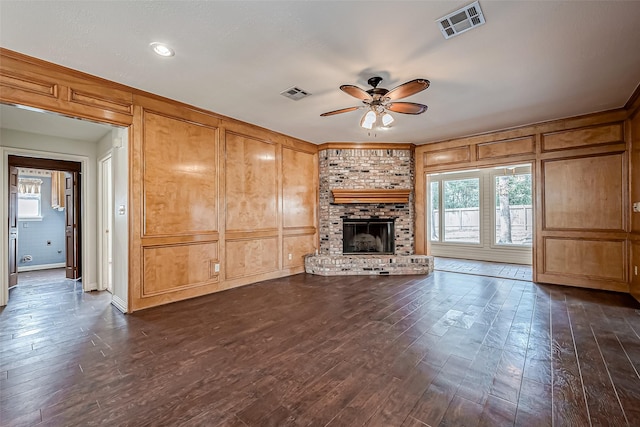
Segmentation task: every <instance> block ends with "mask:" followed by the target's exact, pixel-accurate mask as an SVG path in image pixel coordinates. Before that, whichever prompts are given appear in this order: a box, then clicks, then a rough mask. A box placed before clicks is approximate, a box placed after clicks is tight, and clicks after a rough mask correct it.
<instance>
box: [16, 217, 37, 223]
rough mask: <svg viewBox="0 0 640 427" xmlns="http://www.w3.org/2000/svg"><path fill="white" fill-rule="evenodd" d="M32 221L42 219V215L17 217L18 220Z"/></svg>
mask: <svg viewBox="0 0 640 427" xmlns="http://www.w3.org/2000/svg"><path fill="white" fill-rule="evenodd" d="M33 221H42V217H41V216H27V217H18V222H33Z"/></svg>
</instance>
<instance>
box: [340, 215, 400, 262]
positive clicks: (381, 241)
mask: <svg viewBox="0 0 640 427" xmlns="http://www.w3.org/2000/svg"><path fill="white" fill-rule="evenodd" d="M394 221H395V219H345V220H344V221H343V222H342V253H343V254H371V253H376V254H393V253H394V251H395V233H394V229H393V225H394Z"/></svg>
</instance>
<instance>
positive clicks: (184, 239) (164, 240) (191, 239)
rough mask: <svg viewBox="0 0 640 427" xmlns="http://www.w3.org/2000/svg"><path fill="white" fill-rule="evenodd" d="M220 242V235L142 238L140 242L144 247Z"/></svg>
mask: <svg viewBox="0 0 640 427" xmlns="http://www.w3.org/2000/svg"><path fill="white" fill-rule="evenodd" d="M219 240H220V233H218V232H217V231H216V232H212V233H202V234H191V235H186V236H185V235H178V236H160V237H142V238H141V240H140V242H141V245H142V246H144V247H147V246H162V245H178V244H186V243H207V242H217V241H219Z"/></svg>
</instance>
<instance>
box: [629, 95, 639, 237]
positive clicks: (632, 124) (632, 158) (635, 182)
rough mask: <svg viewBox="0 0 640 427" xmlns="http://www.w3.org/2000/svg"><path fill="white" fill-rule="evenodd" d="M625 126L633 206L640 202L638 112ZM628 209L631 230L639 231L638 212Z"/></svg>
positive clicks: (630, 192)
mask: <svg viewBox="0 0 640 427" xmlns="http://www.w3.org/2000/svg"><path fill="white" fill-rule="evenodd" d="M638 102H640V101H638ZM638 111H640V108H639V109H638ZM627 128H628V137H629V182H630V184H629V197H630V204H631V206H633V203H636V202H640V113H637V114H634V115H633V117H632V118H631V119H630V120H629V122H628V126H627ZM629 211H630V212H631V213H630V216H631V221H630V223H631V224H630V228H631V231H632V232H636V233H640V212H633V209H632V208H631V209H629Z"/></svg>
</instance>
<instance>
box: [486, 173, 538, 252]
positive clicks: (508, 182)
mask: <svg viewBox="0 0 640 427" xmlns="http://www.w3.org/2000/svg"><path fill="white" fill-rule="evenodd" d="M507 171H508V169H507ZM514 171H515V170H514ZM494 182H495V186H494V199H495V201H496V203H495V208H496V212H495V222H494V223H495V240H494V241H495V244H496V245H524V246H530V245H531V241H532V235H533V207H532V203H531V174H530V173H523V174H515V173H513V174H512V175H509V174H508V172H507V174H506V175H496V176H495V177H494Z"/></svg>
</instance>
